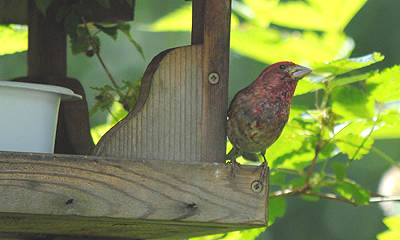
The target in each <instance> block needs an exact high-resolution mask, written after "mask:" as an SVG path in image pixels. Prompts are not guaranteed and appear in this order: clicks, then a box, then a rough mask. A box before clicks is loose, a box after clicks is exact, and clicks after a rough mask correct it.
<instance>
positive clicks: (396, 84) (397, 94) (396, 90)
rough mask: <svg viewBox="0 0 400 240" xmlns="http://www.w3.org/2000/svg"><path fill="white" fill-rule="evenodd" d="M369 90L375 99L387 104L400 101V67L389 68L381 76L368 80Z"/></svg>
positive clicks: (377, 75)
mask: <svg viewBox="0 0 400 240" xmlns="http://www.w3.org/2000/svg"><path fill="white" fill-rule="evenodd" d="M367 84H368V89H369V90H370V91H371V96H372V98H373V99H375V100H376V101H379V102H387V101H393V100H398V99H400V66H399V65H395V66H393V67H392V68H387V69H385V70H384V71H382V73H380V74H375V75H374V76H371V77H370V78H368V79H367Z"/></svg>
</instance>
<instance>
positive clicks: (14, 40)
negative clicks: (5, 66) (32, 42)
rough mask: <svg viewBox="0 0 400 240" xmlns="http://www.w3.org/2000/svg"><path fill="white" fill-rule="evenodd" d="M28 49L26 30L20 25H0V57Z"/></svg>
mask: <svg viewBox="0 0 400 240" xmlns="http://www.w3.org/2000/svg"><path fill="white" fill-rule="evenodd" d="M27 49H28V28H27V27H26V26H22V25H16V24H10V25H0V56H1V55H4V54H14V53H16V52H22V51H26V50H27Z"/></svg>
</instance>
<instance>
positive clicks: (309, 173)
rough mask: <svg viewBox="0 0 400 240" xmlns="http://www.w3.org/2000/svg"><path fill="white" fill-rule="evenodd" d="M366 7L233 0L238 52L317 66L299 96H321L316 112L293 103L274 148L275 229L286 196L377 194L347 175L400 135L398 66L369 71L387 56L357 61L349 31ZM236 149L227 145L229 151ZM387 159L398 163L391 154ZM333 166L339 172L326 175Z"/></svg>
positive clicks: (182, 19) (355, 199)
mask: <svg viewBox="0 0 400 240" xmlns="http://www.w3.org/2000/svg"><path fill="white" fill-rule="evenodd" d="M365 2H366V0H355V1H335V0H328V1H319V0H305V1H279V0H242V1H235V0H234V1H233V5H232V10H233V14H232V21H231V27H232V31H231V48H232V49H233V50H234V51H236V52H237V53H239V54H241V55H243V56H247V57H250V58H253V59H255V60H258V61H261V62H265V63H268V64H271V63H274V62H277V61H282V60H291V61H293V62H296V63H299V64H304V65H308V66H310V67H311V69H313V73H314V74H313V75H312V76H310V77H308V78H307V79H304V80H302V81H300V82H299V85H298V87H297V89H296V92H295V95H302V94H310V93H312V92H314V93H315V96H316V98H315V106H316V108H315V109H307V108H304V107H303V106H293V105H292V107H291V115H290V118H289V122H288V124H287V125H286V127H285V129H284V131H283V133H282V135H281V137H280V138H279V139H278V141H277V142H276V143H274V144H273V145H272V146H271V147H270V148H268V149H267V153H266V158H267V160H268V164H269V166H270V168H271V172H270V173H271V175H270V183H271V186H272V189H274V191H273V192H271V193H270V210H269V211H270V212H269V213H270V214H269V221H270V222H269V224H272V223H273V222H274V221H275V219H276V217H282V216H284V214H285V211H286V210H285V208H286V202H285V200H284V198H283V197H287V196H302V197H303V198H305V199H307V200H310V201H315V200H318V199H319V198H327V199H332V200H337V201H341V202H345V203H349V204H352V205H358V204H363V205H366V204H369V199H370V191H369V190H367V189H364V188H363V187H362V186H360V185H359V184H357V183H356V182H355V181H353V180H351V179H349V178H347V174H346V171H347V169H348V168H349V167H351V163H352V162H353V161H354V160H362V158H363V156H364V155H365V154H368V153H369V152H370V151H371V149H374V152H376V153H379V150H378V149H376V148H374V147H373V143H374V139H383V138H399V136H400V125H399V124H398V123H397V122H398V121H397V119H398V118H399V114H400V105H399V104H400V96H399V95H400V93H399V88H400V86H399V83H400V68H399V66H394V67H392V68H390V69H385V70H384V71H382V73H379V72H378V71H367V72H362V68H364V67H367V66H370V65H372V64H375V63H377V62H380V61H382V60H383V59H384V56H382V55H381V54H380V53H377V52H374V53H371V54H368V55H365V56H362V57H356V58H354V57H350V55H351V52H352V50H353V48H354V42H353V40H352V39H351V38H349V37H348V36H346V35H345V33H344V32H343V30H344V29H345V27H346V26H347V24H348V23H349V22H350V20H351V19H352V18H353V17H354V15H355V14H356V13H357V12H358V10H359V9H360V8H361V7H362V6H363V5H364V4H365ZM188 19H190V7H189V6H184V7H182V8H180V9H178V10H176V11H175V12H173V13H170V14H168V15H167V16H165V17H163V18H161V19H159V20H158V21H157V22H155V23H154V24H152V26H151V30H152V31H190V24H189V23H188V22H189V21H188ZM354 70H356V71H354ZM230 149H231V145H230V144H229V142H228V148H227V152H229V150H230ZM338 154H342V155H346V156H347V157H348V160H347V162H344V163H343V162H339V161H335V159H334V157H335V156H336V155H338ZM381 156H383V155H382V154H381ZM383 159H384V160H387V161H389V162H390V163H391V164H395V161H394V160H393V159H390V157H388V156H384V158H383ZM238 161H239V162H241V163H242V164H243V163H248V164H254V163H252V162H246V160H245V159H243V158H240V159H238ZM328 165H331V166H332V169H333V172H327V171H326V170H325V169H326V166H328ZM316 168H319V169H318V170H315V169H316ZM276 189H279V190H278V191H276Z"/></svg>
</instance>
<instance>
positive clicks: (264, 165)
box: [257, 161, 268, 185]
mask: <svg viewBox="0 0 400 240" xmlns="http://www.w3.org/2000/svg"><path fill="white" fill-rule="evenodd" d="M259 167H261V168H262V170H261V173H260V178H259V179H258V182H259V183H260V184H262V185H264V179H265V177H266V175H267V170H268V162H267V161H264V162H263V163H262V164H261V165H260V166H259ZM257 169H258V168H257Z"/></svg>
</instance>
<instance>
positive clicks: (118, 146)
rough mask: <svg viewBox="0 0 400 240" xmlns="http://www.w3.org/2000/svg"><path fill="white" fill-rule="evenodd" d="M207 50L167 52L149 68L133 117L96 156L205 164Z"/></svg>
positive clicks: (191, 48) (115, 130) (105, 140)
mask: <svg viewBox="0 0 400 240" xmlns="http://www.w3.org/2000/svg"><path fill="white" fill-rule="evenodd" d="M202 48H203V47H202V46H201V45H196V46H187V47H180V48H176V49H171V50H167V51H165V52H162V53H160V54H159V55H158V56H156V57H155V58H154V59H153V61H152V62H151V63H150V64H149V66H148V68H147V70H146V72H145V74H144V76H143V79H142V86H141V90H140V95H139V100H138V102H137V103H136V105H135V106H134V108H133V109H132V111H131V112H130V113H129V114H128V115H127V116H126V117H125V118H124V119H123V120H122V121H121V122H119V123H118V124H117V125H115V126H114V127H113V128H112V129H111V130H110V131H109V132H108V133H106V134H105V135H104V136H103V137H102V139H101V140H100V141H99V143H98V144H97V146H96V149H95V151H94V155H103V156H112V157H124V158H133V159H139V160H140V159H160V160H161V159H165V160H178V161H197V162H200V161H202V159H201V150H202V148H201V137H202V136H201V135H200V131H201V130H200V129H201V126H200V120H201V108H202V85H201V82H200V81H193V79H201V78H202V69H201V63H202V59H203V58H202Z"/></svg>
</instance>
